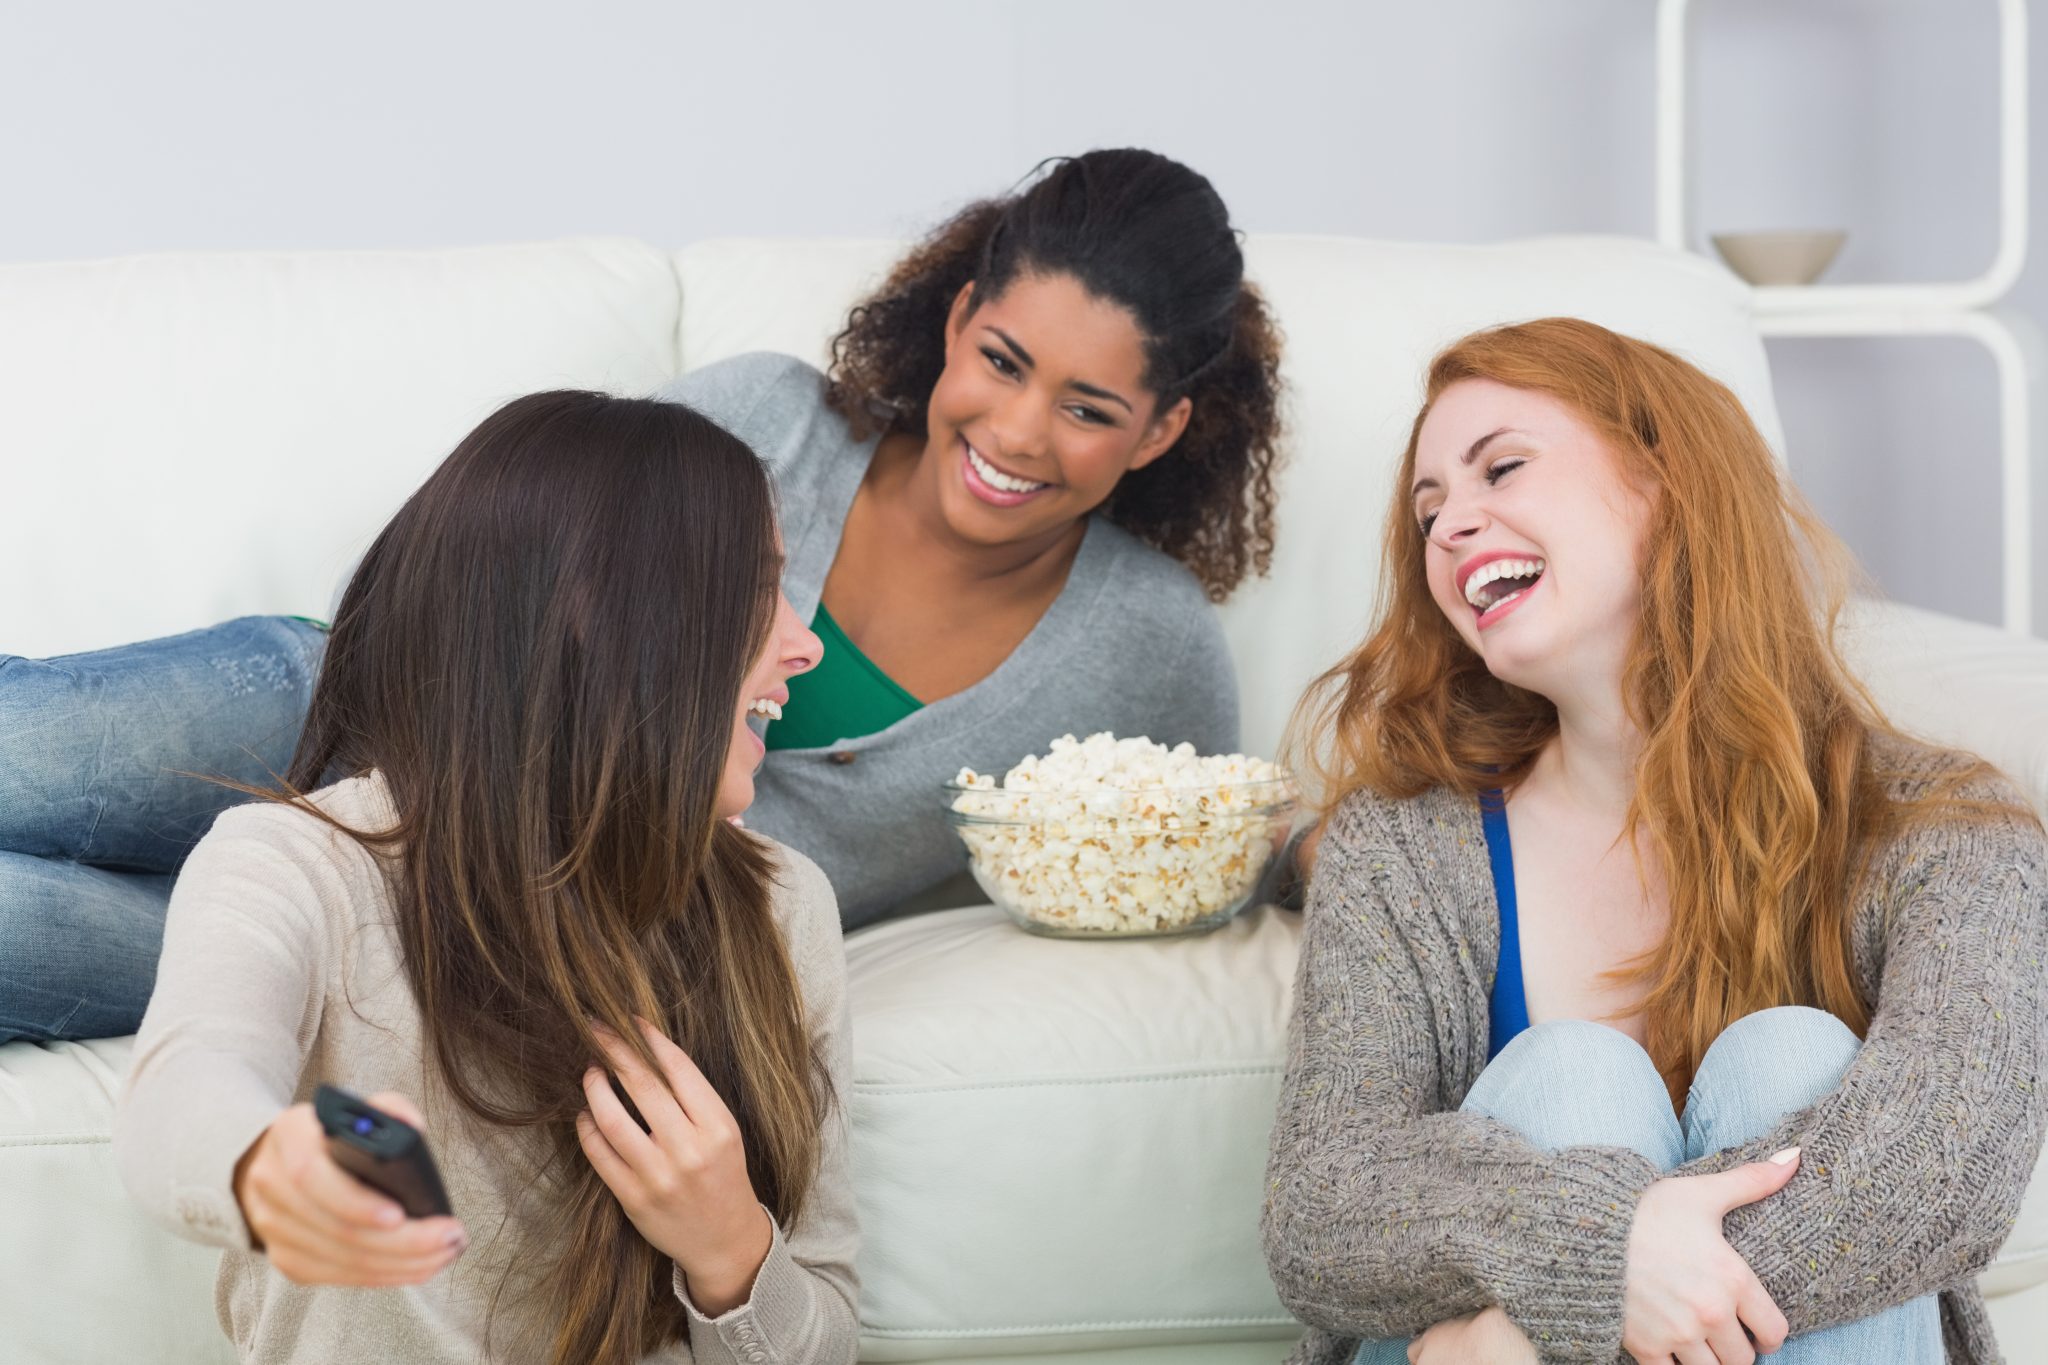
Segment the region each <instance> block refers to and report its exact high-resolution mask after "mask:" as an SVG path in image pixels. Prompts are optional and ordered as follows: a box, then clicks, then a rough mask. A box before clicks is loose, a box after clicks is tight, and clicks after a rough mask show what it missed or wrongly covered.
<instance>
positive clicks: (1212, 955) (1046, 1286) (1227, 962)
mask: <svg viewBox="0 0 2048 1365" xmlns="http://www.w3.org/2000/svg"><path fill="white" fill-rule="evenodd" d="M1299 936H1300V917H1299V916H1297V915H1293V914H1289V913H1286V912H1283V911H1278V910H1270V909H1269V910H1260V911H1256V912H1254V913H1252V914H1249V915H1246V916H1243V917H1242V918H1240V919H1238V920H1237V921H1235V922H1234V923H1232V924H1230V925H1227V926H1225V927H1224V928H1222V929H1219V930H1217V931H1216V932H1214V933H1212V934H1208V935H1204V936H1201V937H1196V938H1170V939H1151V940H1136V941H1123V942H1100V943H1076V942H1067V941H1059V940H1053V939H1044V938H1037V937H1033V936H1031V935H1028V934H1024V933H1021V932H1019V931H1018V930H1017V929H1015V928H1014V927H1013V926H1011V925H1010V923H1009V922H1008V921H1007V920H1005V919H1004V918H1003V917H1002V915H1001V914H1000V913H999V912H998V911H996V910H994V909H991V908H988V907H978V908H973V909H966V910H951V911H945V912H942V913H939V914H932V915H921V916H917V917H914V918H911V919H904V920H895V921H891V922H888V923H884V924H881V925H878V926H876V927H874V928H872V929H868V930H864V931H862V932H860V933H857V934H854V935H852V936H850V937H849V938H848V940H847V945H846V946H847V967H848V982H849V994H850V997H851V1000H852V1007H853V1018H854V1025H853V1082H852V1094H851V1097H850V1099H851V1107H852V1115H853V1124H854V1133H853V1163H854V1171H855V1180H856V1185H857V1195H858V1198H859V1201H860V1216H861V1238H862V1251H861V1259H860V1272H861V1317H862V1321H863V1339H862V1354H863V1358H864V1359H871V1360H916V1359H929V1358H944V1357H950V1356H960V1355H969V1354H981V1353H986V1352H992V1351H996V1350H1000V1351H1004V1352H1020V1351H1026V1350H1054V1349H1084V1348H1095V1349H1099V1348H1102V1347H1106V1346H1117V1345H1140V1344H1169V1343H1172V1342H1177V1341H1197V1340H1207V1341H1214V1340H1218V1339H1221V1338H1227V1337H1231V1336H1238V1337H1244V1338H1253V1339H1256V1338H1261V1337H1275V1336H1282V1335H1288V1334H1291V1333H1292V1332H1294V1331H1296V1330H1298V1329H1296V1328H1294V1327H1293V1324H1292V1322H1291V1320H1290V1319H1289V1317H1288V1314H1287V1312H1286V1310H1285V1309H1284V1308H1282V1307H1281V1305H1280V1303H1279V1300H1278V1298H1277V1297H1276V1296H1275V1294H1274V1292H1273V1288H1272V1284H1271V1282H1270V1281H1269V1280H1268V1278H1267V1276H1266V1271H1265V1263H1264V1260H1263V1258H1262V1256H1261V1254H1260V1251H1259V1240H1258V1218H1259V1202H1260V1190H1261V1188H1262V1187H1263V1183H1264V1181H1263V1171H1264V1165H1265V1155H1266V1143H1267V1138H1268V1135H1269V1133H1270V1131H1271V1128H1272V1122H1273V1113H1274V1107H1275V1105H1276V1103H1277V1100H1278V1096H1279V1088H1280V1070H1281V1064H1282V1057H1283V1055H1284V1050H1285V1043H1284V1040H1285V1034H1286V1027H1287V1007H1288V999H1289V994H1290V991H1291V987H1292V982H1293V977H1294V960H1295V956H1296V952H1297V947H1298V942H1299Z"/></svg>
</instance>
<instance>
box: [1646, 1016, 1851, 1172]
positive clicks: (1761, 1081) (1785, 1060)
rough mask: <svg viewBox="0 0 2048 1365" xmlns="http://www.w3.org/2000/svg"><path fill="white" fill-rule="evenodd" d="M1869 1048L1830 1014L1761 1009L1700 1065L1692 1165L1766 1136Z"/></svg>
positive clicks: (1690, 1134) (1688, 1116) (1689, 1136)
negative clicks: (1858, 1051) (1712, 1153)
mask: <svg viewBox="0 0 2048 1365" xmlns="http://www.w3.org/2000/svg"><path fill="white" fill-rule="evenodd" d="M1862 1046H1863V1045H1862V1043H1861V1042H1859V1041H1858V1040H1857V1037H1856V1035H1855V1034H1854V1033H1852V1032H1850V1030H1849V1026H1848V1025H1847V1024H1844V1023H1843V1022H1842V1021H1841V1020H1840V1019H1837V1018H1836V1017H1835V1016H1834V1015H1832V1014H1829V1013H1827V1012H1826V1011H1825V1010H1816V1009H1808V1008H1806V1007H1805V1006H1802V1005H1784V1006H1780V1007H1778V1008H1776V1009H1768V1010H1759V1011H1757V1012H1756V1013H1755V1014H1751V1015H1746V1016H1744V1017H1743V1018H1741V1019H1738V1020H1736V1021H1735V1022H1734V1023H1733V1024H1730V1025H1729V1026H1728V1027H1727V1028H1726V1029H1725V1030H1723V1031H1722V1033H1721V1036H1720V1037H1718V1038H1716V1039H1715V1040H1714V1043H1713V1046H1712V1047H1710V1048H1708V1049H1707V1055H1706V1056H1705V1057H1703V1058H1702V1059H1701V1060H1700V1067H1699V1070H1698V1072H1696V1073H1695V1074H1694V1076H1693V1082H1692V1092H1691V1094H1690V1096H1688V1098H1687V1100H1686V1105H1685V1118H1684V1131H1685V1142H1686V1158H1687V1159H1688V1160H1691V1159H1693V1158H1695V1157H1701V1156H1706V1155H1707V1154H1709V1153H1711V1152H1718V1151H1721V1150H1722V1149H1723V1148H1727V1147H1735V1146H1739V1145H1740V1144H1742V1143H1745V1142H1750V1141H1753V1140H1754V1139H1756V1138H1759V1137H1762V1136H1763V1135H1764V1134H1765V1133H1768V1132H1769V1131H1770V1130H1771V1129H1772V1128H1774V1127H1776V1126H1777V1124H1778V1121H1779V1120H1780V1119H1783V1118H1784V1117H1785V1116H1786V1115H1788V1114H1794V1113H1797V1112H1798V1111H1799V1110H1801V1109H1805V1108H1807V1107H1808V1106H1809V1105H1812V1104H1815V1103H1817V1102H1819V1100H1820V1099H1821V1098H1822V1097H1823V1096H1825V1095H1826V1094H1827V1093H1828V1092H1829V1091H1831V1090H1833V1089H1834V1088H1835V1087H1836V1086H1837V1085H1839V1084H1840V1083H1841V1080H1842V1075H1843V1073H1844V1072H1846V1071H1848V1069H1849V1064H1850V1063H1851V1062H1853V1061H1855V1060H1856V1053H1857V1050H1858V1049H1859V1048H1861V1047H1862Z"/></svg>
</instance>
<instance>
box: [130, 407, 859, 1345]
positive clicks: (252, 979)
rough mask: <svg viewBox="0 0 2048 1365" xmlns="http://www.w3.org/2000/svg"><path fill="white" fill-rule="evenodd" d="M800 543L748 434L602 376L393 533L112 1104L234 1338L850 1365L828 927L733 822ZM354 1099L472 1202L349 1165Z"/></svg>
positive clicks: (840, 1048) (797, 869)
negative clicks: (344, 1165)
mask: <svg viewBox="0 0 2048 1365" xmlns="http://www.w3.org/2000/svg"><path fill="white" fill-rule="evenodd" d="M781 567H782V556H781V551H780V545H779V542H778V536H777V532H776V524H775V513H774V504H773V499H772V494H771V488H770V483H769V477H768V473H767V471H766V469H765V468H764V467H763V465H762V464H761V462H760V461H759V460H758V459H757V458H756V457H755V456H754V454H753V453H752V452H751V451H749V450H748V449H747V447H746V446H745V445H744V444H743V443H742V442H740V441H739V440H738V439H736V438H734V437H733V436H732V435H730V434H729V433H727V432H726V431H724V430H723V429H722V428H720V427H718V426H717V425H716V424H714V423H712V422H711V421H709V420H708V419H706V418H704V417H702V416H700V415H699V414H697V413H695V412H693V411H691V410H690V409H688V408H686V407H683V406H680V405H677V404H672V403H664V402H654V401H647V400H639V401H636V400H628V399H618V398H608V397H605V396H602V395H598V394H589V393H573V392H561V393H549V394H539V395H535V396H532V397H528V398H522V399H519V400H517V401H515V402H513V403H511V404H509V405H507V406H506V407H505V408H503V409H502V410H500V411H499V412H498V413H497V414H495V415H494V416H492V417H491V418H489V419H488V420H486V421H485V422H484V423H483V425H482V426H480V427H479V428H478V429H477V430H476V431H475V432H474V433H473V434H472V435H471V436H470V437H468V438H467V439H466V440H465V441H464V442H463V443H462V444H461V445H460V446H459V447H458V448H457V449H456V451H455V453H454V454H453V455H451V456H450V457H449V459H448V460H447V461H446V462H445V463H444V464H443V465H442V466H441V468H440V469H439V470H438V471H437V472H436V473H435V474H434V475H433V476H432V477H430V478H429V479H428V480H427V482H426V483H425V484H424V485H423V486H422V487H421V489H420V490H419V491H418V492H417V493H416V494H415V495H414V496H413V497H412V498H411V500H409V501H408V502H407V503H406V504H405V506H404V508H403V509H402V510H400V512H399V513H398V514H397V516H396V517H395V518H394V519H393V521H392V522H391V524H390V525H389V526H388V527H387V528H385V530H384V532H383V533H382V534H381V535H380V536H379V537H378V538H377V540H376V541H375V543H374V544H373V545H372V547H371V548H370V550H369V552H368V554H367V555H366V556H365V558H364V560H363V562H362V564H361V566H360V567H359V568H358V570H357V572H356V573H355V575H354V578H353V579H352V581H351V582H350V585H349V588H348V591H347V593H346V594H345V596H344V597H343V598H342V601H341V604H340V610H339V613H338V615H337V617H336V620H335V624H334V631H333V637H332V640H331V641H330V643H329V646H328V649H327V659H326V664H325V667H324V669H323V670H322V672H321V675H320V680H319V683H318V685H317V687H316V688H315V689H314V693H313V698H312V704H311V707H310V710H309V712H308V715H307V718H306V724H305V729H304V732H303V734H302V735H301V736H300V739H299V743H298V749H297V753H296V755H295V757H294V759H293V762H292V765H291V769H290V772H289V774H288V778H287V785H286V789H285V791H284V792H283V793H281V794H279V795H276V796H275V797H274V798H273V799H271V800H268V801H258V802H255V803H254V804H249V805H244V806H241V807H239V808H237V809H235V810H232V811H229V812H227V813H226V814H224V815H223V816H221V818H220V819H219V820H218V821H217V822H216V823H215V825H214V827H213V829H212V831H211V832H210V833H209V834H207V835H206V837H205V838H204V839H203V840H201V841H200V843H199V846H198V848H197V849H196V850H194V852H193V853H192V856H191V858H190V860H189V862H188V863H187V865H186V868H185V871H184V874H183V876H182V877H181V878H180V880H179V882H178V885H177V887H176V889H175V891H174V892H173V894H172V898H171V906H170V911H169V916H168V929H167V934H166V941H165V948H164V954H163V961H162V965H161V969H160V972H159V979H158V985H157V991H156V994H155V997H154V999H153V1000H152V1001H151V1003H150V1007H149V1012H148V1014H147V1016H146V1017H145V1019H144V1020H143V1025H142V1031H141V1037H140V1039H139V1040H138V1043H137V1046H136V1050H135V1060H134V1075H133V1078H132V1081H131V1083H130V1085H129V1087H128V1089H127V1091H126V1092H125V1094H124V1096H123V1098H122V1101H121V1104H120V1109H119V1113H118V1117H117V1121H116V1128H115V1155H116V1158H117V1160H118V1161H119V1164H120V1168H121V1171H122V1174H123V1176H124V1178H125V1179H126V1181H127V1184H128V1187H129V1189H130V1190H131V1191H132V1192H133V1193H134V1195H135V1196H136V1198H137V1199H138V1200H140V1201H141V1202H142V1203H143V1204H144V1205H145V1206H146V1207H147V1208H148V1209H150V1210H151V1212H153V1213H154V1214H155V1215H156V1216H157V1217H158V1218H159V1219H161V1220H162V1221H164V1222H166V1223H167V1224H169V1225H170V1226H171V1227H172V1228H173V1229H174V1230H176V1231H178V1232H179V1233H181V1234H183V1235H185V1236H188V1237H192V1238H194V1239H197V1240H200V1241H205V1242H210V1243H213V1244H216V1245H219V1246H222V1247H224V1248H226V1254H225V1255H224V1257H223V1258H222V1262H221V1270H220V1290H219V1304H220V1312H221V1319H222V1323H223V1325H224V1326H225V1328H226V1329H227V1331H228V1333H229V1334H230V1335H231V1336H232V1337H233V1339H234V1341H235V1345H236V1348H237V1350H238V1351H239V1353H240V1356H241V1358H242V1359H243V1360H245V1361H286V1360H315V1359H317V1360H343V1359H355V1358H362V1359H372V1360H394V1361H396V1360H404V1361H409V1362H427V1361H449V1362H455V1361H462V1362H475V1361H478V1360H503V1361H521V1362H524V1361H552V1362H554V1363H555V1365H593V1362H598V1363H601V1365H627V1362H639V1361H649V1360H663V1361H683V1360H694V1361H696V1362H698V1365H705V1362H722V1361H739V1360H746V1361H761V1362H787V1363H788V1365H797V1362H802V1365H816V1363H819V1362H845V1363H850V1362H851V1361H852V1360H853V1359H854V1355H855V1351H856V1344H855V1340H856V1328H855V1312H854V1292H855V1286H854V1275H853V1252H854V1244H855V1222H854V1214H853V1202H852V1195H851V1191H850V1188H849V1185H848V1180H847V1171H846V1163H845V1114H844V1111H843V1108H842V1106H841V1103H840V1100H841V1098H842V1095H843V1089H844V1083H845V1068H846V1056H847V1054H846V1034H845V1020H844V1012H845V1011H844V1006H845V990H844V972H845V967H844V958H843V954H842V952H841V946H840V935H839V925H838V919H837V915H836V912H835V909H834V905H833V900H832V894H831V891H830V888H829V887H828V886H827V885H826V883H825V879H824V877H823V876H822V875H821V874H820V873H819V871H818V869H817V868H816V866H815V865H813V864H812V863H811V862H810V861H809V860H807V859H806V858H804V857H803V856H802V855H801V854H798V853H795V852H792V851H791V850H789V849H787V848H783V847H781V846H779V845H776V844H774V843H772V842H770V841H768V840H767V839H765V838H763V837H762V836H760V835H758V834H754V833H750V832H746V831H744V830H742V829H740V828H737V827H736V826H735V825H734V824H733V823H732V817H735V816H737V815H739V814H740V812H742V811H743V810H745V809H746V807H747V805H748V803H749V801H750V800H751V799H752V796H753V778H754V771H755V768H756V767H757V765H758V764H759V762H760V760H761V758H762V756H763V749H762V747H761V743H760V740H759V739H758V737H757V736H756V735H755V734H754V732H753V730H752V728H750V725H749V720H750V717H751V716H752V715H753V713H754V712H755V711H756V710H757V709H758V707H759V704H760V703H762V702H764V701H765V702H774V701H777V700H779V699H780V698H782V697H785V696H786V695H787V691H786V685H787V682H788V680H789V679H790V678H792V677H794V676H797V675H799V674H801V673H802V672H803V671H804V670H806V669H808V668H811V667H813V666H814V665H815V664H816V663H817V661H818V654H819V643H818V641H817V639H816V637H815V636H813V635H812V634H811V633H810V632H809V631H808V630H807V629H805V628H804V626H803V624H802V623H801V621H799V620H798V619H797V618H796V617H795V616H794V615H793V614H792V612H791V611H790V609H789V606H788V603H787V602H786V601H784V600H783V599H782V598H781V596H780V593H779V589H778V586H777V583H778V577H779V574H780V571H781ZM614 1082H616V1087H617V1088H616V1089H615V1088H614ZM321 1083H331V1084H334V1085H337V1086H340V1087H342V1088H344V1089H346V1090H349V1091H353V1092H355V1093H357V1094H360V1095H370V1096H372V1097H373V1102H375V1103H378V1104H380V1105H381V1106H383V1107H385V1108H387V1109H389V1110H390V1111H392V1112H394V1113H396V1114H397V1116H399V1117H400V1118H403V1119H406V1120H408V1121H410V1122H412V1123H414V1124H416V1125H419V1126H420V1127H421V1128H422V1129H423V1131H424V1132H425V1134H426V1136H427V1138H428V1140H429V1142H430V1144H431V1147H432V1149H433V1152H434V1155H435V1157H436V1158H437V1162H438V1165H439V1169H440V1171H441V1174H442V1177H443V1179H444V1181H445V1185H446V1189H447V1193H448V1197H449V1202H450V1204H451V1206H452V1209H453V1214H454V1216H453V1217H424V1218H416V1219H410V1220H409V1219H407V1218H405V1217H404V1216H403V1215H402V1213H401V1211H400V1209H399V1206H398V1205H397V1204H396V1203H394V1202H393V1201H391V1200H389V1199H386V1198H385V1197H383V1196H382V1195H380V1194H377V1193H374V1192H373V1191H372V1190H371V1189H370V1188H369V1187H368V1186H366V1185H362V1184H359V1183H357V1182H356V1181H355V1180H354V1179H353V1177H351V1176H349V1175H346V1174H345V1173H344V1172H343V1171H342V1169H341V1167H340V1166H339V1165H337V1164H336V1162H335V1161H334V1159H333V1158H332V1157H331V1156H330V1155H329V1153H328V1150H327V1148H326V1145H325V1139H324V1137H323V1134H322V1130H321V1127H320V1125H319V1124H318V1122H317V1121H316V1119H315V1117H314V1114H313V1111H312V1107H311V1106H310V1105H309V1104H308V1103H307V1101H308V1099H309V1097H310V1096H311V1095H312V1094H313V1092H314V1090H315V1089H316V1087H317V1086H318V1085H320V1084H321ZM346 1286H357V1287H378V1288H379V1289H380V1290H381V1291H382V1292H379V1293H378V1294H375V1295H364V1294H356V1293H348V1292H344V1289H343V1287H346Z"/></svg>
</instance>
